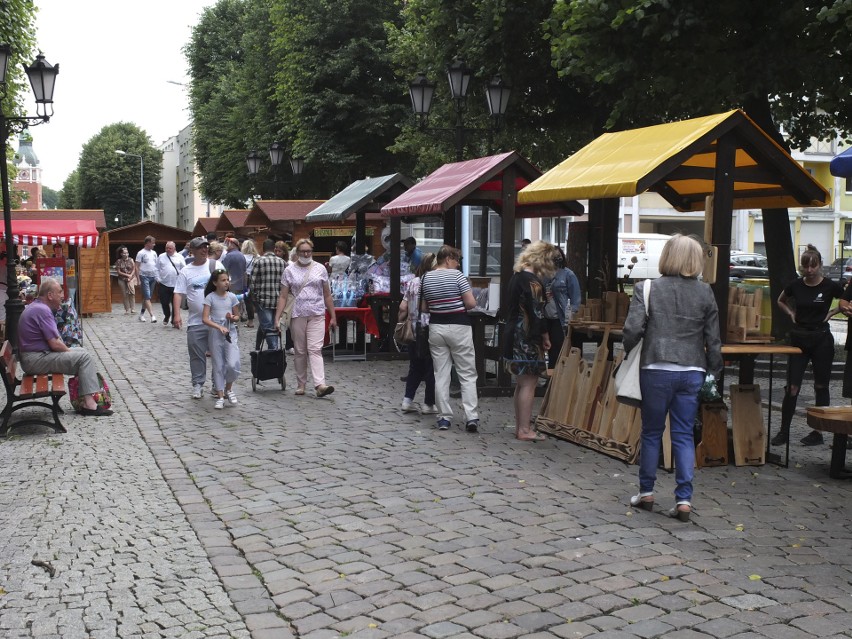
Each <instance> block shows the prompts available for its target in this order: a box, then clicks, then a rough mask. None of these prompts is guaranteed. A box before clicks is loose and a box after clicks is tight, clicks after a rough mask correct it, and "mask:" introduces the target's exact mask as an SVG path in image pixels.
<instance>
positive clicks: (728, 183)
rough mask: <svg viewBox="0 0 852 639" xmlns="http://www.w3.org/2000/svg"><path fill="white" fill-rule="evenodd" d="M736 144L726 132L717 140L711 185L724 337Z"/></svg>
mask: <svg viewBox="0 0 852 639" xmlns="http://www.w3.org/2000/svg"><path fill="white" fill-rule="evenodd" d="M736 152H737V145H736V140H735V139H734V135H733V133H731V132H729V133H726V134H725V135H723V136H722V137H720V138H719V139H718V141H717V150H716V179H715V182H714V189H713V221H712V224H713V226H712V227H711V229H712V231H711V236H710V238H711V244H713V246H715V247H716V283H715V284H713V285H712V286H713V294H714V296H715V297H716V305H717V306H718V307H719V336H720V337H721V339H722V342H724V341H725V336H726V334H727V326H728V289H729V288H730V276H729V273H730V262H731V219H732V216H733V203H734V161H735V160H736Z"/></svg>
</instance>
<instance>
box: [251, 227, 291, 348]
mask: <svg viewBox="0 0 852 639" xmlns="http://www.w3.org/2000/svg"><path fill="white" fill-rule="evenodd" d="M274 249H275V240H271V239H266V240H264V241H263V255H261V256H260V257H257V258H255V260H254V265H253V266H252V271H251V276H250V279H249V288H250V289H251V297H252V300H253V301H254V308H255V311H256V313H257V319H258V322H259V325H258V329H257V344H256V345H255V348H256V349H257V348H260V340H261V336H262V335H264V332H265V331H271V330H272V329H273V328H274V327H273V326H272V319H273V316H274V314H275V304H277V303H278V291H279V289H280V288H281V274H282V273H283V272H284V269H285V268H286V266H287V262H285V261H284V260H282V259H281V258H280V257H278V256H277V255H275V252H274ZM265 334H266V345H267V346H268V347H269V348H271V349H276V348H278V335H277V334H275V333H272V332H266V333H265Z"/></svg>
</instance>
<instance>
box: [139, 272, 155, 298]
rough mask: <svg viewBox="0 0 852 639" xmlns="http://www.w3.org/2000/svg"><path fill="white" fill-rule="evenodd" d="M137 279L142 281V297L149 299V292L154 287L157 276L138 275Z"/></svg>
mask: <svg viewBox="0 0 852 639" xmlns="http://www.w3.org/2000/svg"><path fill="white" fill-rule="evenodd" d="M139 281H140V282H141V283H142V299H143V300H149V299H151V292H152V291H153V289H154V284H155V283H156V282H157V278H156V277H155V276H153V275H140V276H139Z"/></svg>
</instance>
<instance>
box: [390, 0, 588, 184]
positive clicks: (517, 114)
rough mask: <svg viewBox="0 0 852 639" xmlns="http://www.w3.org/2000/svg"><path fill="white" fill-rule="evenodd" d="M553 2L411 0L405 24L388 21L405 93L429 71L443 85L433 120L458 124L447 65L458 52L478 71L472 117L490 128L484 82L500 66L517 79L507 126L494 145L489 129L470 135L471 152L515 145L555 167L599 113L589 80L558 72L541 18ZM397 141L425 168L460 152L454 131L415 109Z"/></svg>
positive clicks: (404, 11)
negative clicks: (426, 123)
mask: <svg viewBox="0 0 852 639" xmlns="http://www.w3.org/2000/svg"><path fill="white" fill-rule="evenodd" d="M552 7H553V2H552V0H529V1H528V2H506V1H505V0H475V1H474V0H462V1H460V2H454V3H447V2H444V1H443V0H409V1H408V2H406V3H404V5H403V9H402V18H403V23H402V25H401V26H398V27H397V26H394V25H389V27H388V31H389V43H390V46H391V47H392V49H393V52H394V59H395V63H396V66H397V70H398V76H399V77H398V79H397V82H398V85H399V86H398V91H399V92H400V93H401V94H403V95H405V94H406V93H407V91H408V86H407V84H408V82H409V81H410V80H411V79H412V78H413V76H414V74H415V72H417V71H423V72H425V73H426V74H427V76H428V77H429V78H430V79H431V81H432V82H435V83H436V85H437V87H436V94H435V100H434V102H433V108H432V112H433V115H432V117H431V118H430V125H434V126H436V127H452V126H453V125H454V122H455V114H454V111H453V105H452V101H451V99H450V96H449V89H448V86H447V82H446V72H445V69H446V67H447V65H448V64H450V63H451V62H452V61H453V60H454V59H455V58H457V57H458V58H460V59H461V60H463V61H464V62H465V63H466V64H467V65H468V66H469V67H470V68H471V69H472V71H473V79H472V80H471V86H470V92H469V95H468V99H467V112H466V114H465V123H466V124H467V125H468V126H474V127H479V128H483V127H486V126H487V125H488V121H487V118H488V115H487V113H488V112H487V108H486V103H485V98H484V85H485V83H486V82H488V81H489V80H490V79H491V77H492V76H493V75H494V74H495V73H500V74H501V75H502V77H503V78H504V80H506V81H507V82H508V83H509V84H510V85H511V87H512V97H511V99H510V102H509V108H508V110H507V113H506V123H505V126H504V127H503V129H502V131H501V132H500V133H499V134H498V135H497V136H495V138H494V140H493V143H492V145H491V148H490V149H489V145H488V137H487V136H486V135H485V134H484V133H482V132H478V133H474V134H471V135H469V136H468V145H467V146H468V148H467V149H466V153H465V157H467V158H470V157H478V156H481V155H485V154H486V153H488V152H489V151H496V150H498V149H503V150H510V149H515V150H518V151H519V152H521V153H522V154H523V155H524V156H526V157H527V158H528V159H530V160H531V161H532V162H533V163H534V164H536V165H538V166H540V167H542V168H550V167H551V166H553V165H554V164H556V163H558V162H560V161H562V160H563V159H564V158H565V157H566V156H568V155H570V153H571V152H573V151H575V150H576V149H578V148H579V147H580V146H582V144H584V143H585V142H587V141H588V140H589V139H590V138H591V137H592V126H593V123H594V121H595V112H594V110H592V109H591V108H590V107H589V105H588V102H587V100H586V99H585V98H584V97H583V96H584V91H583V90H582V84H581V83H578V82H577V81H576V80H573V79H571V78H564V77H559V76H558V75H557V73H556V71H555V70H554V69H553V67H552V65H551V60H550V45H549V43H548V41H547V40H546V37H545V36H546V34H545V32H544V30H543V27H542V24H543V23H544V21H545V20H546V19H547V18H548V17H549V15H550V12H551V10H552ZM578 85H579V88H578ZM409 113H410V112H409ZM395 148H396V149H398V150H407V151H409V152H411V153H413V154H414V155H415V156H416V157H418V159H419V160H420V162H419V163H418V166H417V173H418V174H421V173H425V172H428V171H431V170H432V169H434V168H435V167H436V166H437V165H439V164H441V163H443V162H448V161H452V160H454V159H455V153H454V150H453V149H454V144H453V141H452V138H451V137H449V136H443V137H442V136H436V135H435V134H432V133H426V134H424V133H422V132H420V131H418V130H417V128H416V127H415V126H413V123H412V119H411V116H410V115H408V116H407V118H406V126H405V127H404V130H403V133H402V135H401V136H400V137H399V138H398V139H397V143H396V147H395Z"/></svg>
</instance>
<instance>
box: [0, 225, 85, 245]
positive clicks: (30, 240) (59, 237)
mask: <svg viewBox="0 0 852 639" xmlns="http://www.w3.org/2000/svg"><path fill="white" fill-rule="evenodd" d="M0 237H2V238H5V237H6V233H5V229H4V227H3V225H2V224H0ZM98 237H99V236H98V229H97V227H96V226H95V222H94V221H93V220H12V241H13V242H14V243H15V244H18V245H20V246H49V245H51V244H56V243H57V242H60V243H62V244H71V245H74V246H80V247H82V248H94V247H96V246H97V245H98Z"/></svg>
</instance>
